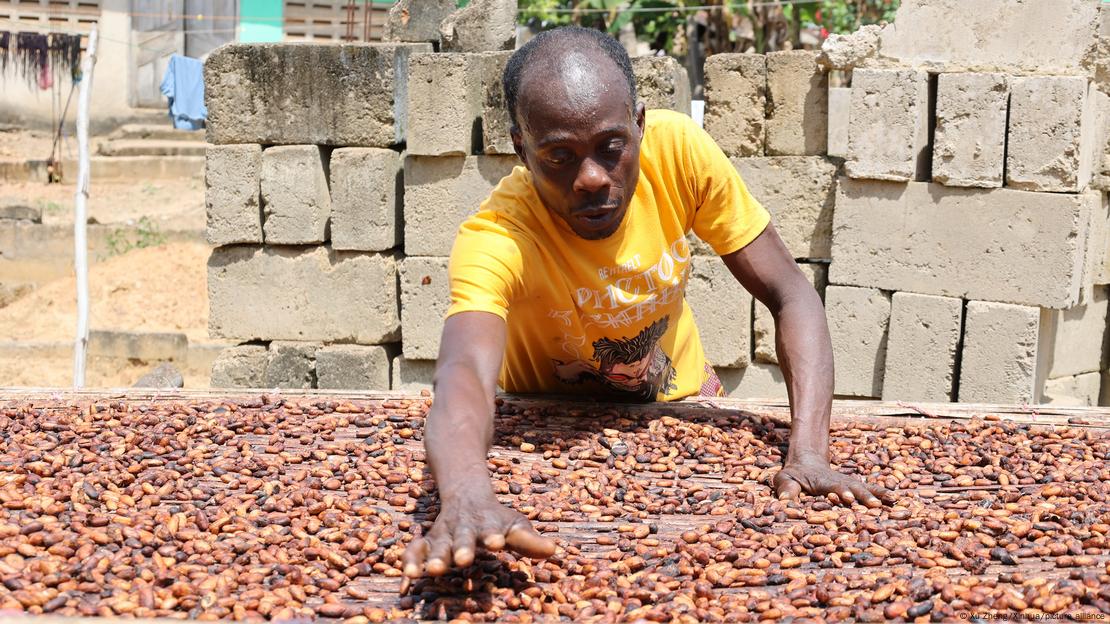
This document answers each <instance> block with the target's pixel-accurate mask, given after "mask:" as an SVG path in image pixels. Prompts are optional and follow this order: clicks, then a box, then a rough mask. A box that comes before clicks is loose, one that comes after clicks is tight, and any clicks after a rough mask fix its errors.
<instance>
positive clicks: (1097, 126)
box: [1076, 81, 1110, 190]
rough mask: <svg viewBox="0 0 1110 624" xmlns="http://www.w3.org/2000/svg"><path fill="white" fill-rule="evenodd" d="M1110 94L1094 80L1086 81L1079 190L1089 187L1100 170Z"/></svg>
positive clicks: (1107, 134) (1108, 127)
mask: <svg viewBox="0 0 1110 624" xmlns="http://www.w3.org/2000/svg"><path fill="white" fill-rule="evenodd" d="M1108 124H1110V96H1108V95H1107V94H1105V93H1103V92H1102V91H1099V85H1098V84H1097V83H1095V82H1094V81H1090V82H1088V83H1087V98H1086V100H1085V101H1084V103H1083V121H1082V125H1081V126H1080V132H1079V173H1078V176H1079V179H1078V180H1077V182H1076V186H1077V188H1079V189H1080V190H1082V189H1085V188H1091V187H1092V185H1093V184H1094V182H1095V173H1096V172H1099V173H1101V172H1102V161H1103V155H1104V154H1105V148H1106V143H1107V138H1108V137H1110V125H1108Z"/></svg>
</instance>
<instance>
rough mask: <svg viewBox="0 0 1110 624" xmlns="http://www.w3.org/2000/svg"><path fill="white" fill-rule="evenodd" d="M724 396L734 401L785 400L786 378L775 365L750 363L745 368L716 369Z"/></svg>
mask: <svg viewBox="0 0 1110 624" xmlns="http://www.w3.org/2000/svg"><path fill="white" fill-rule="evenodd" d="M717 376H718V377H720V378H721V385H722V386H723V387H724V389H725V395H726V396H729V397H733V398H736V399H785V398H787V397H788V394H787V389H786V378H784V377H783V376H782V370H781V369H779V367H778V366H777V365H775V364H764V363H762V362H752V364H751V365H750V366H748V367H746V368H718V369H717Z"/></svg>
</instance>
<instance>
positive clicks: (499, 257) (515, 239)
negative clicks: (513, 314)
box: [446, 210, 524, 320]
mask: <svg viewBox="0 0 1110 624" xmlns="http://www.w3.org/2000/svg"><path fill="white" fill-rule="evenodd" d="M521 246H522V240H521V238H520V237H519V236H518V235H515V233H514V231H513V229H512V228H510V227H508V226H507V225H506V224H505V223H502V222H501V221H500V217H499V216H498V215H497V214H496V213H494V212H493V211H491V210H483V211H481V212H479V213H478V214H476V215H474V216H472V217H470V218H469V219H467V220H466V221H465V222H464V223H463V224H462V226H461V227H460V228H459V232H458V235H457V236H456V237H455V244H454V246H453V247H452V248H451V258H450V260H449V261H448V264H447V274H448V279H449V280H450V282H451V305H450V307H449V308H448V309H447V314H446V316H448V317H449V316H451V315H454V314H458V313H459V312H490V313H492V314H496V315H497V316H500V317H501V318H503V319H506V320H508V315H509V303H510V302H511V301H512V300H513V296H514V294H515V293H516V292H518V291H519V288H520V283H521V275H522V273H523V270H522V269H523V266H524V261H523V254H522V253H521Z"/></svg>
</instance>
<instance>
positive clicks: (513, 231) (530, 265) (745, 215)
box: [447, 110, 770, 401]
mask: <svg viewBox="0 0 1110 624" xmlns="http://www.w3.org/2000/svg"><path fill="white" fill-rule="evenodd" d="M769 220H770V215H768V213H767V211H766V210H765V209H764V208H763V206H761V205H760V204H759V203H758V202H757V201H756V200H755V199H754V198H753V197H752V196H751V195H750V194H749V193H748V190H747V188H746V187H745V186H744V183H743V181H741V179H740V175H739V174H738V173H737V172H736V169H735V168H734V167H733V166H732V163H730V162H729V160H728V158H727V157H726V156H725V155H724V153H723V152H721V150H720V148H718V147H717V144H716V143H714V142H713V139H711V138H710V137H709V135H708V134H706V132H705V131H704V130H702V129H701V128H699V127H698V126H697V124H695V123H694V121H693V120H692V119H690V118H689V117H687V116H685V115H682V114H679V113H675V112H671V111H665V110H652V111H649V112H648V113H647V122H646V128H645V131H644V139H643V142H642V143H641V146H640V178H639V182H638V183H637V185H636V191H635V194H634V196H633V198H632V201H631V203H630V205H629V207H628V211H627V212H626V213H625V216H624V220H623V221H622V222H621V225H620V227H619V229H617V231H616V232H614V233H613V234H612V235H611V236H609V237H608V238H605V239H602V240H585V239H582V238H579V237H578V236H576V235H575V234H574V233H573V231H571V229H570V227H569V226H567V225H566V223H565V222H563V221H562V220H561V219H560V218H559V217H557V216H555V215H553V214H552V213H550V212H549V211H548V210H547V209H546V208H545V207H544V205H543V203H542V202H541V201H540V199H539V197H538V196H537V195H536V192H535V190H534V188H533V186H532V175H531V173H530V172H529V171H528V170H527V169H525V168H524V167H522V166H518V167H517V168H516V169H514V170H513V172H512V173H511V174H509V175H508V176H506V177H505V178H504V179H503V180H501V182H500V183H499V184H498V185H497V188H495V189H494V190H493V193H492V194H491V195H490V197H489V198H488V199H487V200H486V201H485V202H483V203H482V205H481V208H480V210H479V212H478V213H477V214H475V215H473V216H472V217H470V218H469V219H467V220H466V222H464V223H463V224H462V226H461V227H460V228H459V232H458V235H457V237H456V238H455V244H454V248H453V249H452V250H451V260H450V263H449V269H448V272H449V275H450V281H451V307H450V308H449V310H448V312H447V316H451V315H453V314H457V313H459V312H467V311H475V310H476V311H483V312H491V313H493V314H496V315H498V316H500V317H501V318H503V319H505V321H506V323H507V326H508V336H507V338H508V343H507V346H506V349H505V360H504V364H503V366H502V369H501V378H500V384H501V387H502V388H504V389H505V390H506V391H508V392H544V393H562V394H571V393H577V392H580V391H584V392H589V393H591V394H597V395H601V396H608V397H611V398H617V399H628V400H641V401H651V400H673V399H680V398H682V397H686V396H690V395H696V394H699V392H700V391H701V388H702V384H704V383H706V382H707V381H709V380H710V379H711V378H715V377H714V376H712V370H713V369H712V368H711V367H710V366H709V364H708V363H707V362H706V359H705V354H704V352H703V351H702V346H701V341H700V339H699V338H698V330H697V327H696V326H695V325H694V316H693V314H692V313H691V311H690V307H689V306H688V305H687V304H686V301H685V298H684V295H685V291H686V281H687V278H688V277H689V274H690V260H691V252H690V247H689V245H688V244H687V242H686V234H687V233H688V232H689V231H690V230H691V229H693V231H694V233H695V234H697V235H698V237H699V238H701V239H702V240H704V241H705V242H707V243H708V244H709V245H710V246H712V247H713V249H714V251H716V252H717V253H718V254H721V255H724V254H728V253H732V252H734V251H736V250H738V249H740V248H742V247H744V246H745V245H747V244H748V243H750V242H751V241H752V240H754V239H755V238H756V237H757V236H759V234H760V233H762V232H763V230H764V228H765V227H766V226H767V223H768V222H769Z"/></svg>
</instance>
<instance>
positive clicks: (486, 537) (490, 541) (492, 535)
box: [482, 530, 505, 552]
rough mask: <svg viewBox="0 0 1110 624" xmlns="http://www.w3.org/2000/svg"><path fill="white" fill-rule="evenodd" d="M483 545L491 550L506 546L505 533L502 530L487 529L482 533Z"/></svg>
mask: <svg viewBox="0 0 1110 624" xmlns="http://www.w3.org/2000/svg"><path fill="white" fill-rule="evenodd" d="M482 546H485V547H486V550H488V551H490V552H497V551H499V550H501V549H503V548H505V534H504V533H502V532H500V531H491V530H487V531H484V532H483V533H482Z"/></svg>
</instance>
